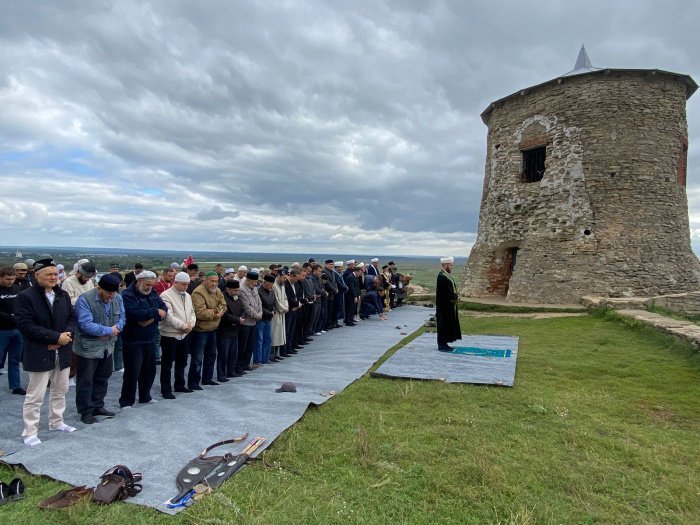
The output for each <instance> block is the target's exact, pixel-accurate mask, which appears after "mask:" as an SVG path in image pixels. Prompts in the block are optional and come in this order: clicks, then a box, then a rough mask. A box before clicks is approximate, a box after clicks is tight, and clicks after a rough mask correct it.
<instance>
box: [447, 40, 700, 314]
mask: <svg viewBox="0 0 700 525" xmlns="http://www.w3.org/2000/svg"><path fill="white" fill-rule="evenodd" d="M697 87H698V86H697V84H696V83H695V82H694V81H693V79H692V78H690V77H689V76H687V75H680V74H676V73H669V72H667V71H660V70H655V69H651V70H649V69H598V68H593V67H592V66H591V63H590V60H589V59H588V56H587V54H586V51H585V49H584V48H583V47H582V48H581V52H580V53H579V57H578V60H577V61H576V66H575V68H574V70H573V71H571V72H569V73H567V74H565V75H562V76H561V77H559V78H555V79H553V80H550V81H549V82H545V83H543V84H539V85H537V86H533V87H530V88H527V89H523V90H521V91H518V92H517V93H514V94H512V95H510V96H507V97H505V98H502V99H500V100H497V101H496V102H493V103H492V104H491V105H490V106H489V107H488V108H486V110H485V111H484V112H483V113H482V114H481V118H482V120H483V121H484V123H485V124H486V125H487V126H488V142H487V148H488V151H487V154H486V173H485V177H484V187H483V195H482V198H481V211H480V214H479V233H478V237H477V241H476V244H475V245H474V247H473V248H472V251H471V254H470V256H469V262H468V264H467V266H466V268H465V273H464V278H463V285H462V290H461V291H462V295H463V296H471V297H484V296H504V297H507V298H508V299H509V300H512V301H520V302H524V301H534V302H544V303H564V302H578V301H579V299H580V298H581V296H583V295H589V294H595V295H604V296H608V297H620V296H635V295H637V296H650V295H660V294H666V293H679V292H686V291H690V290H700V263H699V262H698V260H697V258H696V257H695V255H694V254H693V252H692V250H691V248H690V231H689V225H688V203H687V197H686V191H685V184H686V161H687V150H688V136H687V135H688V131H687V129H688V128H687V123H686V116H685V104H686V99H688V98H689V97H690V96H691V95H692V94H693V93H694V92H695V90H696V89H697Z"/></svg>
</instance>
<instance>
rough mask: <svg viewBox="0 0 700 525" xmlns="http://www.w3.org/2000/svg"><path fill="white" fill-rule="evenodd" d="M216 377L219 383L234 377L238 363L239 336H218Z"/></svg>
mask: <svg viewBox="0 0 700 525" xmlns="http://www.w3.org/2000/svg"><path fill="white" fill-rule="evenodd" d="M216 348H217V355H216V377H217V379H218V380H219V381H221V380H222V379H226V378H227V377H233V376H234V374H235V373H236V363H237V361H238V334H235V335H230V336H222V335H221V334H219V333H218V332H217V334H216Z"/></svg>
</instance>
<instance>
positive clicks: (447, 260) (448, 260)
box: [440, 257, 455, 264]
mask: <svg viewBox="0 0 700 525" xmlns="http://www.w3.org/2000/svg"><path fill="white" fill-rule="evenodd" d="M454 262H455V258H454V257H443V258H441V259H440V263H441V264H447V263H454Z"/></svg>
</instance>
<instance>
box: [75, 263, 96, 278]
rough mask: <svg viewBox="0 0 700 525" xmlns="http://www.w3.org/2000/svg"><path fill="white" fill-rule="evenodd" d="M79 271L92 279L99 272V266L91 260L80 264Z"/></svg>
mask: <svg viewBox="0 0 700 525" xmlns="http://www.w3.org/2000/svg"><path fill="white" fill-rule="evenodd" d="M78 273H81V274H83V275H84V276H85V277H89V278H90V279H92V278H93V277H95V275H96V274H97V268H95V263H92V262H90V261H88V262H86V263H83V264H81V265H80V266H78Z"/></svg>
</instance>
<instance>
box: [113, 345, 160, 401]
mask: <svg viewBox="0 0 700 525" xmlns="http://www.w3.org/2000/svg"><path fill="white" fill-rule="evenodd" d="M155 379H156V345H155V343H154V342H153V341H151V342H150V343H130V342H128V341H124V381H123V382H122V395H121V396H120V397H119V406H120V407H125V406H131V405H133V404H134V403H135V402H136V389H137V388H138V391H139V403H148V402H149V401H150V400H151V399H153V398H152V397H151V387H152V386H153V381H155Z"/></svg>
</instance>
